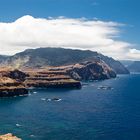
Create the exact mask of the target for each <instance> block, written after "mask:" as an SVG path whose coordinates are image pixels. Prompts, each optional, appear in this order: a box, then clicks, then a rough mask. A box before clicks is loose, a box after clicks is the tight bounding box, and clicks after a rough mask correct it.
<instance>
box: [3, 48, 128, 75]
mask: <svg viewBox="0 0 140 140" xmlns="http://www.w3.org/2000/svg"><path fill="white" fill-rule="evenodd" d="M95 60H98V61H99V60H102V61H104V62H105V63H106V64H108V65H109V66H110V67H111V68H112V69H113V70H114V71H115V72H116V73H118V74H128V73H129V71H128V70H127V69H126V68H125V67H124V66H123V65H122V64H121V63H120V62H119V61H116V60H114V59H113V58H109V57H107V56H104V55H102V54H99V53H97V52H92V51H89V50H87V51H82V50H72V49H63V48H38V49H29V50H26V51H24V52H21V53H18V54H16V55H14V56H11V57H9V58H8V59H7V60H6V61H5V62H4V64H5V65H11V66H14V67H16V68H19V67H32V68H34V67H35V68H37V67H45V66H62V65H70V64H75V63H81V62H84V61H95Z"/></svg>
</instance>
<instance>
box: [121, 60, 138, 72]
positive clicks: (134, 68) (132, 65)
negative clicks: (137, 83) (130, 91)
mask: <svg viewBox="0 0 140 140" xmlns="http://www.w3.org/2000/svg"><path fill="white" fill-rule="evenodd" d="M121 62H122V63H123V64H124V65H125V67H126V68H127V69H128V70H129V71H130V72H140V61H129V60H128V61H121Z"/></svg>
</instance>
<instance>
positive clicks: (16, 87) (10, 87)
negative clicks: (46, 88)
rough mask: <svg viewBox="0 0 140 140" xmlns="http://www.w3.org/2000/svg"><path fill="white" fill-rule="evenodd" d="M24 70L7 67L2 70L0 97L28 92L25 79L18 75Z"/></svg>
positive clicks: (0, 74)
mask: <svg viewBox="0 0 140 140" xmlns="http://www.w3.org/2000/svg"><path fill="white" fill-rule="evenodd" d="M14 73H15V74H14ZM21 73H22V72H20V71H17V70H16V71H13V70H7V69H1V71H0V97H10V96H18V95H25V94H28V90H27V89H26V87H25V86H24V84H23V81H22V80H21V79H20V76H19V77H18V74H19V75H20V74H21Z"/></svg>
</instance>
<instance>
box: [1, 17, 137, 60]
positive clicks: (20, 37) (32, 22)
mask: <svg viewBox="0 0 140 140" xmlns="http://www.w3.org/2000/svg"><path fill="white" fill-rule="evenodd" d="M121 26H124V25H123V24H120V23H116V22H104V21H100V20H95V19H94V20H88V19H85V18H80V19H72V18H65V17H59V18H48V19H43V18H34V17H32V16H29V15H27V16H23V17H21V18H19V19H17V20H16V21H15V22H12V23H2V22H1V23H0V53H1V54H6V55H12V54H15V53H17V52H20V51H23V50H25V49H31V48H39V47H64V48H73V49H83V50H87V49H89V50H92V51H98V52H100V53H103V54H104V55H108V56H110V57H113V58H116V59H136V60H140V50H136V49H135V48H134V45H133V44H131V43H128V42H124V41H121V40H118V36H119V35H120V33H121V32H120V28H119V27H121Z"/></svg>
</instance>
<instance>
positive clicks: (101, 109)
mask: <svg viewBox="0 0 140 140" xmlns="http://www.w3.org/2000/svg"><path fill="white" fill-rule="evenodd" d="M101 85H103V86H111V87H113V89H112V90H101V89H98V87H99V86H101ZM34 91H36V92H37V93H32V94H31V95H30V96H28V97H16V98H4V99H0V133H1V134H3V133H8V132H11V133H14V134H15V135H17V136H19V137H21V138H22V139H23V140H139V139H140V133H139V130H140V75H139V74H132V75H122V76H118V78H116V79H111V80H105V81H100V82H89V83H85V84H84V86H83V88H82V89H80V90H64V89H59V90H58V89H57V90H56V89H53V90H42V89H40V90H34ZM54 97H57V98H61V99H62V100H61V101H60V102H55V101H51V102H47V101H43V100H41V98H54Z"/></svg>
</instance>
